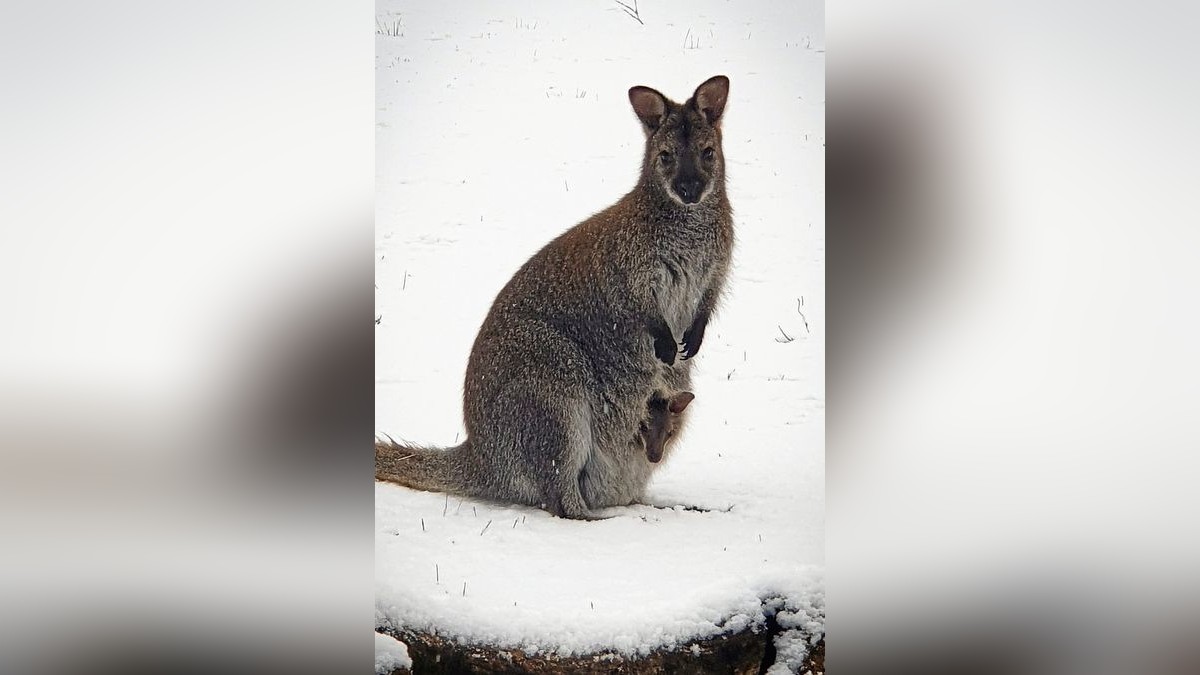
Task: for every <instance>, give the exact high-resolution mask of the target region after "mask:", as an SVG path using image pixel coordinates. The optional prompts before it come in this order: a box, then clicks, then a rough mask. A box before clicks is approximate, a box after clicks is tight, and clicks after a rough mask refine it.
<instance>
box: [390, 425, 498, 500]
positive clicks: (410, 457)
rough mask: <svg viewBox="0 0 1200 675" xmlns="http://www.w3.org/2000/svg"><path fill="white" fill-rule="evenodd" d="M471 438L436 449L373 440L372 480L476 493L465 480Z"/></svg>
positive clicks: (461, 493)
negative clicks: (373, 467)
mask: <svg viewBox="0 0 1200 675" xmlns="http://www.w3.org/2000/svg"><path fill="white" fill-rule="evenodd" d="M469 444H470V440H469V439H468V440H466V441H463V442H462V443H461V444H460V445H457V446H455V447H453V448H445V449H435V448H422V447H418V446H411V445H401V444H400V443H397V442H395V441H392V440H387V441H381V440H379V439H376V440H375V480H382V481H387V482H389V483H396V484H399V485H403V486H405V487H410V488H415V489H417V490H427V491H430V492H451V493H454V494H456V495H462V496H468V497H469V496H476V493H477V492H478V491H477V490H475V489H472V487H471V486H470V485H469V484H468V481H467V469H468V466H467V457H466V455H467V453H469V452H470V447H469Z"/></svg>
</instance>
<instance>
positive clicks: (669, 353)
mask: <svg viewBox="0 0 1200 675" xmlns="http://www.w3.org/2000/svg"><path fill="white" fill-rule="evenodd" d="M643 344H644V343H643ZM678 353H679V348H678V347H676V346H675V338H673V337H671V336H669V335H668V336H666V337H661V338H655V339H654V355H655V356H657V357H658V360H659V361H662V362H663V363H665V364H667V365H668V366H673V365H675V355H676V354H678Z"/></svg>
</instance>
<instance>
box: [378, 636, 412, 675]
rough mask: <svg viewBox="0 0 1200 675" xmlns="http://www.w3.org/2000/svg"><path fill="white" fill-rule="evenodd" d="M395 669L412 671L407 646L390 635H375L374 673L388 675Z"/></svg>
mask: <svg viewBox="0 0 1200 675" xmlns="http://www.w3.org/2000/svg"><path fill="white" fill-rule="evenodd" d="M397 668H408V669H410V670H411V669H412V659H411V658H409V656H408V646H407V645H405V644H404V643H403V642H400V641H399V640H397V639H396V638H394V637H392V636H390V635H383V634H381V633H376V634H375V673H376V675H388V674H389V673H391V672H392V671H394V670H396V669H397Z"/></svg>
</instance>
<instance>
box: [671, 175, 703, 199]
mask: <svg viewBox="0 0 1200 675" xmlns="http://www.w3.org/2000/svg"><path fill="white" fill-rule="evenodd" d="M671 188H672V189H673V190H674V191H675V194H676V195H677V196H678V197H679V200H680V201H682V202H683V203H684V204H695V203H696V202H698V201H700V196H701V195H703V194H704V181H702V180H700V179H699V178H693V179H690V180H676V181H675V182H673V183H672V184H671Z"/></svg>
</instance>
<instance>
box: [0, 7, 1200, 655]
mask: <svg viewBox="0 0 1200 675" xmlns="http://www.w3.org/2000/svg"><path fill="white" fill-rule="evenodd" d="M651 1H652V0H647V2H646V4H649V3H650V2H651ZM447 11H452V10H450V9H448V10H447ZM1198 12H1200V10H1198V9H1197V8H1195V7H1192V6H1191V5H1188V4H1186V3H1167V2H1151V3H1142V4H1139V5H1136V6H1123V5H1117V4H1115V3H1070V2H1050V3H1022V2H1015V3H1014V2H1007V3H996V2H991V3H969V4H968V3H951V2H920V1H918V2H911V3H886V2H871V1H867V2H863V1H859V0H856V1H853V2H842V3H831V5H830V6H829V7H828V8H827V11H826V17H827V30H826V32H827V42H828V45H829V47H828V49H829V53H830V58H829V61H828V62H829V72H828V74H827V77H828V87H827V88H828V89H829V90H831V91H830V92H828V93H830V94H832V97H831V102H830V103H829V104H828V111H829V113H828V115H829V118H828V127H829V136H830V138H831V145H832V148H833V152H832V154H831V157H830V160H829V162H828V173H829V177H830V180H829V183H828V185H829V187H828V194H829V198H828V208H827V223H828V235H827V236H828V237H829V239H830V245H829V251H830V253H829V259H828V265H827V268H828V275H829V284H828V287H829V289H830V291H829V292H830V295H831V297H830V298H829V299H828V303H827V304H828V307H829V308H830V309H829V322H830V326H829V327H828V331H827V335H828V336H829V338H830V339H829V344H830V347H829V348H828V362H827V365H828V378H827V379H828V382H829V384H828V389H829V392H828V396H827V398H828V401H829V407H828V430H829V431H828V439H827V440H828V450H827V452H828V457H827V464H826V465H827V472H828V473H827V500H828V505H827V518H828V526H827V560H828V566H829V573H828V603H827V605H828V618H827V621H828V623H827V628H828V630H829V636H830V637H829V640H828V662H829V663H830V664H831V665H832V667H833V669H834V670H833V672H835V673H841V672H869V673H886V672H922V673H935V672H959V673H961V672H974V673H1108V672H1113V673H1116V672H1123V673H1129V672H1137V673H1195V672H1200V646H1198V645H1200V641H1198V640H1197V639H1196V638H1197V637H1200V588H1197V586H1198V585H1200V581H1198V578H1197V575H1196V574H1195V572H1194V570H1196V569H1197V562H1198V560H1197V558H1198V557H1200V556H1198V553H1200V551H1198V550H1197V549H1198V544H1197V536H1196V533H1197V531H1198V528H1197V514H1200V497H1198V496H1197V495H1198V490H1197V489H1196V487H1195V484H1196V482H1197V476H1198V475H1200V471H1198V469H1200V460H1197V458H1196V448H1197V447H1200V443H1198V442H1197V441H1198V440H1200V432H1197V430H1196V428H1195V425H1193V424H1192V423H1191V422H1192V415H1193V414H1195V410H1196V409H1197V405H1196V404H1197V401H1198V400H1200V399H1198V397H1197V388H1198V387H1200V385H1198V383H1200V367H1198V366H1200V364H1198V358H1197V349H1196V345H1197V344H1198V342H1197V337H1198V336H1197V323H1196V321H1195V320H1194V319H1193V317H1192V311H1193V306H1194V305H1195V300H1194V297H1193V296H1194V293H1195V291H1196V289H1197V288H1198V284H1197V281H1198V280H1200V279H1198V275H1197V272H1196V269H1197V265H1196V259H1197V251H1200V247H1198V246H1197V243H1198V242H1197V238H1198V235H1197V232H1196V227H1195V224H1196V222H1197V219H1196V216H1195V210H1196V209H1195V204H1194V202H1195V201H1196V197H1195V195H1194V194H1193V189H1192V183H1194V180H1192V179H1193V173H1194V169H1193V165H1194V161H1193V159H1192V158H1193V154H1194V151H1195V150H1196V145H1197V140H1198V139H1197V136H1198V131H1197V125H1196V124H1195V122H1194V120H1196V119H1198V116H1197V114H1196V113H1197V92H1196V85H1195V84H1194V82H1195V79H1196V78H1195V77H1194V74H1193V70H1194V67H1193V66H1192V64H1193V63H1194V62H1195V61H1196V57H1197V54H1196V51H1197V49H1196V46H1195V41H1194V39H1193V37H1192V35H1191V33H1192V32H1193V30H1194V26H1196V25H1197V23H1198V22H1197V19H1200V16H1197V13H1198ZM5 14H6V16H5V21H4V22H2V25H0V57H2V58H0V91H3V92H4V104H3V106H0V115H2V119H3V124H2V125H0V172H2V180H0V186H2V187H0V281H2V284H0V288H2V289H3V290H0V294H2V303H3V304H2V306H3V308H4V312H3V314H2V316H3V322H4V323H3V330H2V331H0V335H2V336H3V338H2V342H0V344H2V345H3V347H4V348H3V349H2V350H0V448H2V450H0V522H2V525H0V528H2V529H0V536H2V537H3V539H2V541H3V542H4V543H3V546H2V547H0V671H3V672H28V673H34V672H69V671H73V672H83V671H94V672H125V673H129V672H149V671H156V672H162V671H164V670H166V671H186V670H192V671H195V672H204V671H212V670H219V671H222V672H262V671H266V670H287V671H290V672H309V671H311V672H330V671H333V670H337V671H342V670H349V669H350V666H349V664H351V663H352V662H353V663H354V664H355V665H354V666H353V667H354V669H358V668H363V669H366V668H369V667H370V666H369V665H368V663H369V659H370V656H369V655H370V654H371V641H370V638H369V637H368V636H369V630H368V629H369V628H370V626H371V624H372V621H373V617H372V616H371V614H370V611H371V610H370V608H371V607H372V606H373V604H372V598H371V596H372V584H371V579H372V574H373V572H372V560H371V555H372V553H371V551H372V548H371V545H372V544H371V532H372V529H371V519H372V517H373V516H372V504H371V500H372V496H371V495H372V491H371V482H370V475H371V469H370V463H371V460H370V458H369V455H368V454H367V452H366V440H367V435H368V433H369V430H370V428H371V426H372V405H371V391H372V388H371V387H372V374H371V371H372V361H373V355H372V350H373V344H372V339H373V338H372V335H373V333H372V326H371V324H370V323H369V321H370V318H371V285H370V284H371V279H370V277H371V276H372V273H373V272H372V270H373V268H372V258H371V251H372V248H371V246H372V243H371V242H372V237H371V228H372V217H373V194H374V172H373V168H374V162H373V157H374V145H373V144H374V133H373V122H374V118H373V100H374V99H373V97H374V87H373V85H374V79H373V66H374V64H373V45H374V42H373V31H374V29H375V26H374V8H373V6H372V4H371V3H367V2H360V1H359V0H353V1H351V2H345V1H342V2H299V3H297V2H288V3H284V2H254V3H233V2H217V3H210V4H208V5H205V6H203V7H193V6H186V7H185V6H181V5H164V4H162V3H151V2H146V1H141V2H134V1H129V0H119V1H118V2H113V3H103V4H94V3H93V4H87V3H79V2H65V3H54V4H53V5H45V4H36V3H33V4H28V5H27V6H13V7H8V8H6V10H5ZM358 448H361V450H359V449H358Z"/></svg>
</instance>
